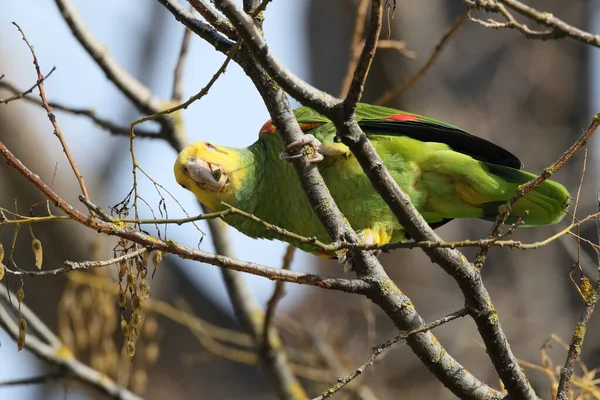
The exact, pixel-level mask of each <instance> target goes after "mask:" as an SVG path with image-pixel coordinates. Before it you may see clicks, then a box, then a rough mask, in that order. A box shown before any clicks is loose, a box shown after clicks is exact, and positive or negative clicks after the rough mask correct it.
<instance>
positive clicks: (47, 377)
mask: <svg viewBox="0 0 600 400" xmlns="http://www.w3.org/2000/svg"><path fill="white" fill-rule="evenodd" d="M65 377H66V374H65V373H64V372H52V373H49V374H44V375H39V376H32V377H30V378H21V379H12V380H7V381H0V387H6V386H23V385H42V384H45V383H50V382H55V381H58V380H60V379H62V378H65Z"/></svg>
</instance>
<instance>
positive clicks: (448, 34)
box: [375, 14, 468, 105]
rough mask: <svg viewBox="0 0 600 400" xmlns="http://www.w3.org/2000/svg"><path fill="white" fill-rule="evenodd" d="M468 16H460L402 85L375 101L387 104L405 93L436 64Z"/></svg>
mask: <svg viewBox="0 0 600 400" xmlns="http://www.w3.org/2000/svg"><path fill="white" fill-rule="evenodd" d="M467 18H468V16H467V15H466V14H465V15H463V16H461V17H459V18H458V19H457V20H456V22H455V23H454V24H452V26H451V27H450V28H449V29H448V30H447V31H446V32H445V33H444V35H443V36H442V38H441V39H440V41H439V42H438V43H437V44H436V45H435V48H434V49H433V52H432V53H431V55H430V56H429V58H428V59H427V61H425V63H424V64H423V65H422V66H421V68H419V69H418V70H417V72H415V73H414V74H413V75H411V77H410V78H408V79H407V80H406V81H405V82H404V83H403V84H402V85H400V86H398V87H397V88H394V89H392V90H390V91H389V92H387V93H385V94H384V95H382V96H381V97H380V98H379V99H377V100H376V101H375V104H380V105H385V104H388V103H389V102H390V101H392V100H394V99H395V98H396V97H398V96H399V95H401V94H402V93H404V92H405V91H406V90H408V89H410V88H411V87H412V86H413V85H414V84H415V83H416V82H417V81H418V80H419V79H421V78H422V77H423V76H424V75H425V74H426V73H427V71H429V69H430V68H431V67H432V66H433V64H435V62H436V61H437V59H438V58H439V56H440V54H441V53H442V50H444V48H445V47H446V45H447V44H448V43H449V42H450V39H451V38H452V37H453V36H454V34H455V33H456V32H458V29H459V28H460V27H461V26H462V25H463V23H464V22H465V21H466V20H467Z"/></svg>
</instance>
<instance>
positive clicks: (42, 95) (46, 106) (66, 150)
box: [12, 22, 90, 198]
mask: <svg viewBox="0 0 600 400" xmlns="http://www.w3.org/2000/svg"><path fill="white" fill-rule="evenodd" d="M12 24H13V25H14V26H16V27H17V29H18V30H19V32H20V33H21V36H22V37H23V41H24V42H25V43H26V44H27V47H29V50H30V52H31V56H32V57H33V65H34V67H35V72H36V73H37V78H38V81H37V86H38V89H39V92H40V98H41V99H42V107H43V108H44V110H46V112H47V113H48V119H49V120H50V123H51V124H52V127H53V128H54V134H55V135H56V137H57V138H58V140H59V142H60V145H61V146H62V149H63V151H64V153H65V155H66V156H67V160H68V161H69V165H71V169H72V170H73V173H74V174H75V178H76V179H77V182H78V183H79V187H80V188H81V193H82V194H83V196H84V197H85V198H89V197H90V195H89V193H88V190H87V187H86V186H85V182H84V181H83V176H82V175H81V172H79V167H77V163H75V159H74V158H73V155H72V154H71V151H70V150H69V146H68V145H67V142H66V140H65V138H64V137H63V135H62V132H61V130H60V126H58V122H57V121H56V116H55V115H54V114H53V113H52V107H50V105H49V104H48V100H47V99H46V92H45V91H44V83H43V82H44V75H42V71H41V69H40V65H39V64H38V60H37V56H36V54H35V51H34V50H33V46H32V45H31V44H30V43H29V41H28V40H27V37H26V36H25V32H23V30H22V29H21V27H20V26H19V25H17V23H16V22H13V23H12Z"/></svg>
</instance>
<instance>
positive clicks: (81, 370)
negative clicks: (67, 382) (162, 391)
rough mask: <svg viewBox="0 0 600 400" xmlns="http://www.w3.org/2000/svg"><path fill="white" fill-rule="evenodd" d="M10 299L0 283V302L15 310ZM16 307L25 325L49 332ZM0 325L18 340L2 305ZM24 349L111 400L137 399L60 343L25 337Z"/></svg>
mask: <svg viewBox="0 0 600 400" xmlns="http://www.w3.org/2000/svg"><path fill="white" fill-rule="evenodd" d="M11 298H15V295H14V294H12V293H11V292H10V291H9V290H8V288H7V287H6V286H5V285H4V284H2V283H0V299H2V301H3V302H4V303H5V304H7V305H8V306H9V307H10V308H11V309H14V310H15V311H16V307H15V306H14V305H13V304H12V302H11ZM19 307H20V310H21V313H22V314H23V317H24V318H25V319H26V321H27V323H28V325H29V326H30V327H32V328H33V329H34V330H35V331H37V332H40V331H48V332H49V331H50V329H49V328H48V327H47V326H46V325H45V324H44V323H43V322H42V321H41V320H39V319H37V317H36V318H31V316H33V315H35V314H34V313H33V312H32V311H31V310H30V309H29V308H28V307H27V305H25V303H24V302H20V305H19ZM0 326H2V328H3V329H4V330H5V331H6V332H7V333H8V334H9V335H10V336H11V337H12V338H13V339H15V340H17V338H18V337H19V328H18V327H17V324H16V323H15V322H14V321H13V319H12V318H11V316H10V314H9V313H8V311H7V310H6V309H5V308H4V307H3V306H0ZM25 347H26V348H27V349H28V350H29V351H31V352H32V353H33V354H34V355H35V356H36V357H38V358H40V359H41V360H44V361H46V362H48V363H50V364H52V365H55V366H58V367H61V368H63V369H64V370H65V374H66V375H67V376H69V377H71V378H73V379H76V380H78V381H79V382H81V383H83V384H85V385H87V386H89V387H92V388H94V389H96V390H98V391H100V392H102V393H104V394H105V395H107V396H108V397H109V398H111V399H116V400H141V399H140V398H139V397H138V396H136V395H134V394H133V393H131V392H130V391H128V390H127V389H125V388H124V387H121V386H118V385H117V384H116V383H115V382H114V381H112V380H111V379H110V378H108V377H107V376H106V375H104V374H102V373H100V372H98V371H96V370H94V369H92V368H90V367H88V366H87V365H85V364H83V363H81V362H79V361H78V360H77V359H75V357H74V356H73V354H72V353H71V351H70V350H69V349H68V348H66V347H65V346H64V345H63V344H62V343H61V342H57V343H50V344H47V343H44V342H43V341H42V340H40V339H38V338H37V337H35V336H33V335H31V334H29V335H28V336H27V338H26V340H25Z"/></svg>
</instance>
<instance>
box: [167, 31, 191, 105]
mask: <svg viewBox="0 0 600 400" xmlns="http://www.w3.org/2000/svg"><path fill="white" fill-rule="evenodd" d="M191 37H192V31H191V30H189V29H188V28H186V27H184V32H183V39H182V40H181V48H180V50H179V56H178V57H177V64H176V65H175V71H174V72H173V90H172V92H171V100H172V101H173V102H175V103H181V99H182V98H183V87H182V84H183V69H184V68H185V62H186V61H187V54H188V48H189V46H190V38H191Z"/></svg>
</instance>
